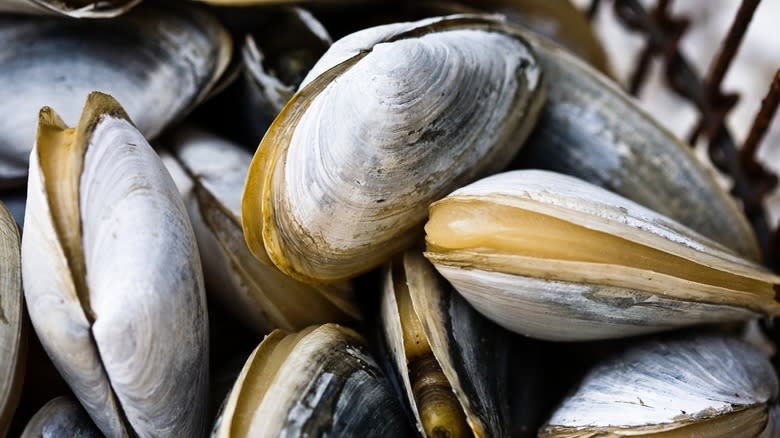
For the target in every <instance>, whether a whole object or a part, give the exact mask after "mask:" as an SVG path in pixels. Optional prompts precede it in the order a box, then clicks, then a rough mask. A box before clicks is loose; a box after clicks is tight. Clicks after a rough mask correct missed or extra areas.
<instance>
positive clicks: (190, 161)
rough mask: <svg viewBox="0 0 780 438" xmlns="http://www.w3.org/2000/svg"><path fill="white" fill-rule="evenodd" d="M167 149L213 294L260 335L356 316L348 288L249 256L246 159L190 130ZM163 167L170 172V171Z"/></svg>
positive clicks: (225, 144)
mask: <svg viewBox="0 0 780 438" xmlns="http://www.w3.org/2000/svg"><path fill="white" fill-rule="evenodd" d="M168 144H169V145H170V146H171V147H172V148H173V150H174V152H175V160H176V162H177V163H178V164H179V165H180V166H181V168H180V171H179V172H178V173H179V175H180V176H179V177H176V176H175V177H174V179H175V180H177V179H184V180H185V182H184V184H183V185H184V186H185V187H183V185H182V184H180V189H181V188H183V195H184V198H185V203H186V204H187V208H188V210H189V213H190V218H191V220H192V224H193V229H194V230H195V235H196V237H197V239H198V246H199V248H200V253H201V259H202V260H203V269H204V273H205V278H206V284H207V286H208V290H209V292H210V293H211V294H212V296H214V297H216V298H217V299H219V300H220V301H221V302H222V303H223V304H224V305H225V306H226V307H227V308H228V309H230V310H231V311H232V312H233V313H234V314H235V315H238V316H239V317H240V319H241V320H242V322H244V324H245V325H247V326H249V327H252V328H253V329H255V331H257V332H258V333H267V332H269V331H271V330H273V329H275V328H281V329H284V330H289V331H296V330H301V329H304V328H306V327H307V326H309V325H312V324H321V323H325V322H349V321H353V320H355V319H358V318H360V311H359V309H358V308H357V306H356V304H355V303H354V302H353V299H352V296H351V295H352V293H351V285H350V284H349V283H343V284H340V285H334V286H312V285H308V284H304V283H301V282H299V281H297V280H294V279H292V278H290V277H288V276H286V275H285V274H283V273H281V272H280V271H279V270H278V269H276V267H275V266H274V265H273V263H271V261H270V260H268V258H267V257H266V258H264V259H258V258H255V257H254V256H253V255H252V253H251V252H250V251H249V248H248V247H247V246H246V242H245V240H244V234H243V231H242V229H241V216H240V205H241V191H242V189H243V186H244V180H245V179H246V174H247V171H248V170H249V163H250V161H251V159H252V156H251V155H250V154H249V153H247V152H246V151H244V150H243V149H241V148H240V147H239V146H237V145H235V144H233V143H230V142H228V141H226V140H223V139H221V138H219V137H216V136H214V135H212V134H209V133H206V132H204V131H201V130H198V129H195V128H193V127H186V128H182V129H179V130H177V131H176V132H175V133H174V134H173V135H171V136H169V138H168ZM168 168H169V170H171V173H172V174H174V172H175V170H174V169H172V165H169V166H168ZM186 186H189V187H186ZM261 255H263V254H262V253H261Z"/></svg>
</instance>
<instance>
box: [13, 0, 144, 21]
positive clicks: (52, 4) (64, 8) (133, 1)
mask: <svg viewBox="0 0 780 438" xmlns="http://www.w3.org/2000/svg"><path fill="white" fill-rule="evenodd" d="M140 2H141V0H108V1H106V0H3V1H2V3H0V12H2V13H14V14H36V15H38V14H40V15H52V14H54V15H66V16H68V17H73V18H111V17H116V16H117V15H120V14H123V13H125V12H127V11H129V10H130V9H131V8H132V7H134V6H135V5H137V4H138V3H140Z"/></svg>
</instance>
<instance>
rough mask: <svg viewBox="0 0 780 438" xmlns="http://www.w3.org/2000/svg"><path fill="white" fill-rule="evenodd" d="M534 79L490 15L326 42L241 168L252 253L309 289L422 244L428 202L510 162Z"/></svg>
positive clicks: (525, 55)
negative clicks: (244, 172)
mask: <svg viewBox="0 0 780 438" xmlns="http://www.w3.org/2000/svg"><path fill="white" fill-rule="evenodd" d="M499 54H500V55H499ZM540 82H541V76H540V71H539V69H538V68H537V66H536V63H535V61H534V58H533V54H532V52H531V51H530V50H529V48H528V47H527V46H526V44H525V43H524V42H523V40H522V39H520V38H519V37H515V36H514V35H511V34H509V33H507V32H506V31H505V29H504V24H503V22H501V21H498V20H497V19H495V18H491V17H484V16H453V17H449V18H436V19H430V20H423V21H419V22H414V23H399V24H392V25H386V26H379V27H375V28H369V29H366V30H363V31H360V32H357V33H354V34H352V35H349V36H347V37H345V38H343V39H341V40H339V41H337V42H336V43H334V45H333V46H331V48H330V50H328V52H326V53H325V55H324V56H323V57H322V58H321V59H320V61H319V62H318V63H317V64H316V65H315V66H314V68H313V69H312V71H311V72H309V75H308V76H307V78H306V79H304V81H303V84H302V85H301V88H300V90H299V91H298V93H296V95H295V96H294V97H293V98H292V100H291V101H290V103H289V104H288V105H287V107H286V108H285V109H284V111H283V112H282V113H281V114H280V115H279V117H277V118H276V120H275V121H274V123H273V124H272V126H271V127H270V129H269V131H268V132H267V133H266V135H265V137H264V138H263V141H262V142H261V143H260V146H259V149H258V151H257V153H256V155H255V157H254V159H253V161H252V167H251V168H250V170H249V175H248V178H247V184H246V187H245V191H244V197H243V204H242V219H243V226H244V234H245V235H246V238H247V243H248V244H249V247H250V248H251V249H252V252H253V253H254V254H256V255H258V257H261V256H262V255H261V254H262V253H263V252H264V251H265V252H267V254H268V256H269V257H270V259H271V260H272V261H273V262H274V263H275V264H276V265H277V266H278V267H279V269H281V270H282V271H283V272H286V273H288V274H289V275H291V276H293V277H296V278H299V279H302V280H304V281H308V282H333V281H337V280H341V279H344V278H350V277H354V276H356V275H358V274H360V273H363V272H366V271H368V270H370V269H371V268H374V267H376V266H378V265H379V264H381V263H382V262H384V261H386V260H388V259H389V258H390V256H391V255H392V254H393V253H396V252H398V251H399V250H401V249H403V248H405V247H408V246H410V245H411V244H412V243H413V242H414V241H415V239H417V238H418V237H419V236H418V232H419V226H420V225H421V224H422V221H423V220H424V219H425V215H426V208H427V205H428V204H429V203H430V202H431V201H433V200H435V199H438V198H440V197H442V196H444V195H445V194H446V193H448V192H449V191H451V190H452V189H453V188H455V187H458V186H460V185H463V184H465V183H467V182H468V181H470V180H472V179H474V178H477V177H479V176H480V175H483V174H486V173H490V172H495V171H497V170H499V169H500V168H501V167H502V166H504V165H505V163H506V162H507V161H508V160H510V159H511V157H512V156H514V154H515V153H516V152H517V150H518V148H519V147H520V145H521V144H522V142H523V140H524V138H525V136H526V135H527V133H528V131H529V130H530V129H531V127H532V126H533V123H534V121H535V118H536V114H537V112H538V110H539V107H540V106H541V104H542V101H543V96H542V94H543V93H542V88H541V86H540Z"/></svg>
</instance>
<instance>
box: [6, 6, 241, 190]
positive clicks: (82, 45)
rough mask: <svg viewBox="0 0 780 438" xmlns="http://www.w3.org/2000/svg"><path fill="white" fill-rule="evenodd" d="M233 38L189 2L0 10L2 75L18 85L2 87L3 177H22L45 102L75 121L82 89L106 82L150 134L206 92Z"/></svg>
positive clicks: (12, 181)
mask: <svg viewBox="0 0 780 438" xmlns="http://www.w3.org/2000/svg"><path fill="white" fill-rule="evenodd" d="M231 44H232V43H231V40H230V36H229V34H228V33H227V31H226V30H225V29H224V28H223V27H222V26H221V25H220V24H219V22H218V21H217V20H216V19H214V18H213V17H211V16H210V15H208V14H207V13H205V12H203V11H200V10H196V9H193V8H190V7H185V6H183V5H179V6H176V7H175V8H174V7H159V6H155V7H151V6H150V7H147V6H143V7H140V8H138V9H135V10H133V11H132V13H129V14H127V15H124V16H122V17H119V18H117V19H114V20H110V21H104V20H101V21H92V20H90V21H84V20H62V19H57V18H44V17H20V16H3V17H0V62H2V65H3V68H2V69H0V83H4V84H14V86H13V87H3V88H2V89H0V132H1V133H0V185H11V184H18V183H20V182H22V181H23V180H24V177H25V176H26V174H27V167H28V159H29V155H30V149H31V146H32V144H33V143H34V140H35V126H36V119H35V115H36V114H37V112H38V110H39V109H40V108H41V107H42V106H44V105H49V106H52V107H54V108H57V109H58V111H59V112H60V114H61V115H62V117H63V118H64V119H65V120H66V121H68V123H73V122H75V121H77V120H78V116H79V113H80V110H81V108H80V107H79V105H80V103H81V102H82V101H83V99H84V98H85V96H87V94H88V93H89V92H91V91H93V90H100V91H103V92H106V93H109V94H111V95H113V96H116V97H117V99H119V100H120V101H121V102H123V104H124V105H125V107H126V109H127V111H128V113H129V114H130V116H131V117H132V118H133V121H134V122H135V123H136V126H137V127H138V128H139V130H140V131H141V132H142V133H143V134H144V136H145V137H147V138H154V137H155V136H157V135H158V134H159V133H160V132H161V131H162V130H163V129H164V128H165V127H166V126H168V125H169V124H170V123H171V122H172V121H174V120H177V119H180V118H181V117H183V116H184V115H185V114H186V113H187V112H188V111H190V110H191V109H192V108H193V107H194V106H195V105H197V104H198V103H199V102H200V101H201V100H202V99H203V98H204V97H205V96H206V95H207V94H208V92H209V90H210V88H211V87H212V85H214V83H215V82H216V81H217V80H218V78H219V76H220V75H221V73H222V72H223V70H224V69H225V68H226V66H227V63H228V61H229V58H230V55H231ZM20 53H24V56H19V54H20Z"/></svg>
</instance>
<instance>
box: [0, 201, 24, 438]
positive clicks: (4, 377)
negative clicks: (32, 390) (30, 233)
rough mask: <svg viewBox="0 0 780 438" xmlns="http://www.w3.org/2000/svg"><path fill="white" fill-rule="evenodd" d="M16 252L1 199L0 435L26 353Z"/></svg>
mask: <svg viewBox="0 0 780 438" xmlns="http://www.w3.org/2000/svg"><path fill="white" fill-rule="evenodd" d="M19 251H20V249H19V231H18V229H17V228H16V223H14V220H13V218H12V217H11V213H10V212H9V211H8V209H6V208H5V205H3V203H1V202H0V351H1V352H2V353H0V437H2V436H5V434H6V433H7V432H8V427H9V426H10V424H11V419H12V418H13V416H14V411H15V410H16V405H17V404H18V403H19V397H20V396H21V391H22V380H23V378H24V362H25V355H26V353H27V340H26V336H25V330H24V303H23V301H22V271H21V258H20V252H19Z"/></svg>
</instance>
